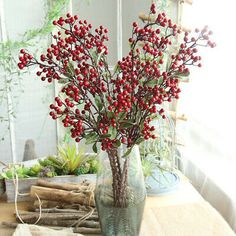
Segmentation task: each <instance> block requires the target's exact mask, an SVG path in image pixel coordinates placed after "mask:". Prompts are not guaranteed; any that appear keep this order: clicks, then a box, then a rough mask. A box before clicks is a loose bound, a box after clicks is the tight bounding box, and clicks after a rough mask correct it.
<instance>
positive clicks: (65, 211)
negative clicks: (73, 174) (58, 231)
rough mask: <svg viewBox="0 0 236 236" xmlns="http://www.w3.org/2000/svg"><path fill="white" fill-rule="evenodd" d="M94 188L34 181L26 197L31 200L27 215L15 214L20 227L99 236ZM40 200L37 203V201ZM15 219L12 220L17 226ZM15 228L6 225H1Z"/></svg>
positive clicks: (23, 213) (84, 183)
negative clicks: (72, 229) (96, 235)
mask: <svg viewBox="0 0 236 236" xmlns="http://www.w3.org/2000/svg"><path fill="white" fill-rule="evenodd" d="M94 189H95V185H94V184H92V183H90V182H88V181H83V182H81V183H76V184H74V183H54V182H48V181H45V180H41V179H40V180H38V182H37V186H35V185H33V186H31V190H30V195H31V197H32V198H34V199H35V202H34V205H33V206H31V208H30V209H29V211H19V212H18V213H19V216H20V218H21V220H23V222H24V223H27V224H35V222H37V224H38V225H44V226H47V227H50V228H63V227H73V228H74V232H76V233H83V234H100V233H101V229H100V224H99V218H98V213H97V211H96V208H95V201H94ZM38 199H40V201H39V200H38ZM15 215H16V220H17V221H18V222H21V220H20V219H19V218H18V215H17V214H15ZM7 224H8V225H9V226H11V227H14V226H16V224H12V223H10V222H8V223H7V222H5V225H7Z"/></svg>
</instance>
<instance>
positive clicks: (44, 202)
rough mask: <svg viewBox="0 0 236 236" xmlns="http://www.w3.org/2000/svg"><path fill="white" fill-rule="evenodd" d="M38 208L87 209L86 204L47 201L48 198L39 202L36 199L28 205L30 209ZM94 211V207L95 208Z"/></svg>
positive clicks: (36, 209)
mask: <svg viewBox="0 0 236 236" xmlns="http://www.w3.org/2000/svg"><path fill="white" fill-rule="evenodd" d="M39 208H41V209H65V210H76V211H79V210H81V211H87V210H88V206H87V205H82V204H78V203H76V204H69V203H65V202H54V201H48V200H41V202H39V201H38V200H35V202H34V204H33V206H32V207H29V210H30V211H39ZM95 211H96V209H95Z"/></svg>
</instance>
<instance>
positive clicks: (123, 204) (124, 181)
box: [95, 146, 146, 236]
mask: <svg viewBox="0 0 236 236" xmlns="http://www.w3.org/2000/svg"><path fill="white" fill-rule="evenodd" d="M125 153H126V154H127V150H124V148H122V147H121V148H117V149H113V150H110V151H108V152H101V153H100V155H99V169H98V173H97V184H96V191H95V200H96V207H97V210H98V215H99V220H100V225H101V230H102V235H103V236H138V235H139V231H140V226H141V221H142V216H143V210H144V205H145V199H146V189H145V183H144V177H143V172H142V165H141V160H140V154H139V148H138V146H134V147H133V148H132V151H131V152H130V153H129V154H128V155H126V156H124V155H125Z"/></svg>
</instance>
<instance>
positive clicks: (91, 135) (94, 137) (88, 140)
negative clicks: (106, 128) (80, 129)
mask: <svg viewBox="0 0 236 236" xmlns="http://www.w3.org/2000/svg"><path fill="white" fill-rule="evenodd" d="M85 139H86V142H85V144H92V143H94V142H96V141H97V139H98V135H97V134H96V133H95V132H91V133H89V134H87V135H85Z"/></svg>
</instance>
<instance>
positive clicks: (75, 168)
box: [0, 144, 98, 202]
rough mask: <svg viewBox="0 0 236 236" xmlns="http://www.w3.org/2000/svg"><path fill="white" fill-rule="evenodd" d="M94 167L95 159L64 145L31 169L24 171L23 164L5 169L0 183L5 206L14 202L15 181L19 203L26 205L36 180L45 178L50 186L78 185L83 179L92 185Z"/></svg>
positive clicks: (94, 178) (39, 160)
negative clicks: (61, 184)
mask: <svg viewBox="0 0 236 236" xmlns="http://www.w3.org/2000/svg"><path fill="white" fill-rule="evenodd" d="M97 166H98V163H97V158H96V155H94V154H85V153H84V151H83V150H82V149H81V150H80V151H79V152H77V150H76V146H75V145H69V144H67V145H66V146H65V147H62V146H59V147H58V155H57V156H48V157H46V158H42V159H38V163H36V164H34V165H32V166H31V167H26V166H24V164H23V163H20V164H10V165H8V166H5V168H4V169H3V171H2V173H1V174H0V179H2V181H4V185H5V190H6V196H7V201H8V202H12V201H14V199H15V194H16V193H15V192H16V190H15V187H16V186H15V185H16V178H17V180H18V181H17V185H18V186H17V190H18V192H19V196H18V201H26V200H30V198H29V196H28V195H27V194H26V193H29V191H30V187H31V186H32V185H34V184H36V183H37V181H38V179H39V178H47V180H48V181H51V182H79V181H81V180H84V179H88V180H90V181H92V182H95V181H96V175H95V173H96V172H97ZM4 185H3V186H4Z"/></svg>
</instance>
